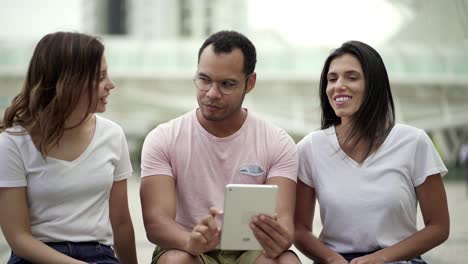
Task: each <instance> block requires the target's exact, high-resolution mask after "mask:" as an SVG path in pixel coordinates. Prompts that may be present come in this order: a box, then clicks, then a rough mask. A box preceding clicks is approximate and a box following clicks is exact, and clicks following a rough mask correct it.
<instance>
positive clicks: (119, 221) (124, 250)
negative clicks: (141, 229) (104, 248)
mask: <svg viewBox="0 0 468 264" xmlns="http://www.w3.org/2000/svg"><path fill="white" fill-rule="evenodd" d="M109 217H110V220H111V224H112V230H113V233H114V247H115V251H116V253H117V256H118V258H119V260H120V261H121V263H122V264H127V263H138V261H137V255H136V248H135V233H134V231H133V224H132V218H131V217H130V211H129V209H128V197H127V180H121V181H115V182H114V183H113V184H112V189H111V192H110V201H109Z"/></svg>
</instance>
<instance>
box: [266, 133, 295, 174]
mask: <svg viewBox="0 0 468 264" xmlns="http://www.w3.org/2000/svg"><path fill="white" fill-rule="evenodd" d="M275 149H276V150H275V151H273V153H272V154H273V155H274V156H272V160H273V163H272V164H271V166H270V169H269V171H268V175H267V178H270V177H274V176H281V177H286V178H289V179H291V180H293V181H294V182H297V166H298V160H297V159H298V158H297V146H296V144H295V143H294V141H293V140H292V138H291V137H290V136H289V135H288V134H287V133H286V132H285V131H284V130H281V132H280V133H279V138H278V141H277V143H276V148H275Z"/></svg>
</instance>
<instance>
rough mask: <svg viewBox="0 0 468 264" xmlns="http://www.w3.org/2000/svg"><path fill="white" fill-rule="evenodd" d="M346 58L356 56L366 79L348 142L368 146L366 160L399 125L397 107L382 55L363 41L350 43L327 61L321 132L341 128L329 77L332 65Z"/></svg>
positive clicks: (323, 84) (321, 83)
mask: <svg viewBox="0 0 468 264" xmlns="http://www.w3.org/2000/svg"><path fill="white" fill-rule="evenodd" d="M344 54H349V55H352V56H354V57H355V58H356V59H357V60H358V61H359V63H360V64H361V67H362V71H363V73H364V78H365V92H364V98H363V101H362V104H361V106H360V108H359V110H358V111H357V112H356V113H355V114H354V115H353V123H352V127H351V130H350V131H351V132H350V134H349V135H348V137H347V138H346V139H345V142H349V141H350V140H351V139H356V141H355V146H356V144H358V143H359V142H360V141H361V140H363V139H364V140H365V141H366V142H368V146H367V153H366V157H367V156H368V155H369V154H370V153H371V151H372V150H373V149H374V148H375V147H378V146H380V145H381V144H382V143H383V141H384V140H385V138H386V137H387V135H388V133H389V131H390V130H391V128H392V127H393V126H394V125H395V105H394V103H393V98H392V92H391V90H390V82H389V79H388V74H387V70H386V68H385V64H384V62H383V60H382V58H381V57H380V55H379V53H378V52H377V51H376V50H375V49H373V48H372V47H371V46H369V45H367V44H365V43H363V42H360V41H348V42H345V43H343V45H341V47H339V48H338V49H336V50H334V51H333V52H332V53H331V54H330V55H329V56H328V58H327V59H326V61H325V64H324V66H323V70H322V74H321V76H320V103H321V107H322V123H321V128H322V129H326V128H328V127H330V126H335V125H339V124H340V123H341V118H339V117H338V116H337V115H336V114H335V111H334V110H333V108H332V106H331V105H330V102H329V101H328V97H327V93H326V90H327V84H328V80H327V74H328V70H329V67H330V63H331V62H332V61H333V60H334V59H335V58H337V57H340V56H342V55H344Z"/></svg>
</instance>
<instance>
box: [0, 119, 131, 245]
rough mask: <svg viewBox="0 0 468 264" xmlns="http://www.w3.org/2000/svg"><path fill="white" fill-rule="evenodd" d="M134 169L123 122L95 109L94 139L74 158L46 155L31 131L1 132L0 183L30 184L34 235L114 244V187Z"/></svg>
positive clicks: (16, 128)
mask: <svg viewBox="0 0 468 264" xmlns="http://www.w3.org/2000/svg"><path fill="white" fill-rule="evenodd" d="M7 131H15V132H19V131H24V129H23V128H22V127H20V126H15V127H12V128H9V129H7ZM131 173H132V167H131V164H130V159H129V153H128V147H127V142H126V140H125V135H124V132H123V130H122V128H121V127H119V126H118V125H117V124H115V123H113V122H112V121H110V120H108V119H105V118H103V117H99V116H97V115H96V130H95V133H94V136H93V139H92V140H91V143H90V144H89V146H88V147H87V148H86V150H85V151H84V152H83V153H82V154H81V155H80V156H79V157H78V158H77V159H75V160H74V161H71V162H68V161H64V160H59V159H54V158H51V157H46V159H44V158H43V156H42V155H41V153H40V152H39V151H38V150H37V148H36V146H35V145H34V144H33V142H32V140H31V137H30V135H29V134H26V135H12V134H9V133H7V132H5V131H4V132H2V133H1V134H0V187H21V186H26V191H27V197H28V206H29V218H30V219H29V220H30V223H31V230H32V235H33V236H34V237H35V238H37V239H38V240H41V241H43V242H58V241H72V242H83V241H98V242H100V243H103V244H106V245H112V244H113V236H112V227H111V223H110V219H109V194H110V190H111V187H112V183H113V182H114V181H119V180H123V179H126V178H128V177H129V176H130V175H131Z"/></svg>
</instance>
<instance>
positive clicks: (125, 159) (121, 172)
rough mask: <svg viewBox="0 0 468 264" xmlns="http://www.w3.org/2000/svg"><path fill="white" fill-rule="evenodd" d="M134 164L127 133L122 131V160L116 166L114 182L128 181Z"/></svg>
mask: <svg viewBox="0 0 468 264" xmlns="http://www.w3.org/2000/svg"><path fill="white" fill-rule="evenodd" d="M132 172H133V169H132V163H131V161H130V154H129V152H128V144H127V140H126V138H125V133H124V132H123V130H122V129H120V158H119V160H118V161H117V163H116V164H115V169H114V181H120V180H124V179H127V178H128V177H130V176H131V175H132Z"/></svg>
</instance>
